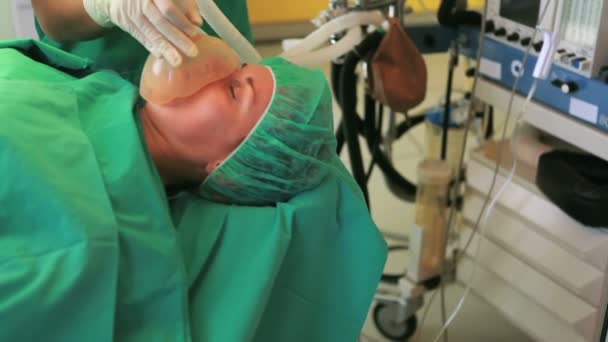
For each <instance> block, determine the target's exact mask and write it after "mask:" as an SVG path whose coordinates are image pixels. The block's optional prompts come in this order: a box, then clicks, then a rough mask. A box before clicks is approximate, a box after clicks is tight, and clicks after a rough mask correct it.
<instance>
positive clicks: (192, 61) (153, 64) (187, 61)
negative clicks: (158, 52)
mask: <svg viewBox="0 0 608 342" xmlns="http://www.w3.org/2000/svg"><path fill="white" fill-rule="evenodd" d="M193 40H194V43H195V44H196V46H197V47H198V56H196V57H194V58H187V57H184V60H183V62H182V64H181V65H180V66H179V67H177V68H173V67H171V66H170V65H169V64H168V63H167V62H166V61H165V60H164V59H162V58H156V57H154V56H153V55H150V56H148V59H147V60H146V64H145V65H144V69H143V73H142V75H141V81H140V89H139V91H140V93H141V96H142V97H143V98H144V99H146V101H148V102H151V103H154V104H157V105H163V104H166V103H169V102H171V101H173V100H175V99H177V98H184V97H188V96H190V95H192V94H194V93H195V92H197V91H198V90H200V89H202V88H203V87H204V86H206V85H207V84H210V83H212V82H215V81H217V80H220V79H222V78H225V77H227V76H228V75H230V74H231V73H232V72H234V71H235V70H237V69H238V68H239V65H240V63H239V58H238V57H237V55H236V54H235V53H234V51H233V50H232V49H231V48H230V47H229V46H228V45H227V44H226V43H224V42H223V41H222V40H221V39H219V38H215V37H212V36H208V35H203V34H200V35H197V36H196V37H194V38H193Z"/></svg>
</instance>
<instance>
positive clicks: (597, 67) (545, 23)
mask: <svg viewBox="0 0 608 342" xmlns="http://www.w3.org/2000/svg"><path fill="white" fill-rule="evenodd" d="M487 5H488V13H487V16H486V17H487V22H486V32H485V33H486V35H487V37H488V38H491V39H494V40H498V41H500V42H504V43H505V44H509V45H511V46H512V47H515V48H518V49H523V50H525V49H526V48H528V47H529V46H531V49H532V52H533V53H538V52H540V51H541V49H542V47H543V43H544V42H543V40H542V33H541V32H537V33H536V34H534V29H535V25H536V24H537V22H538V27H539V29H541V30H548V31H552V32H555V31H557V30H559V32H560V40H559V44H558V50H557V54H556V56H555V63H556V64H558V65H560V66H562V67H564V68H566V69H569V70H572V71H573V72H576V73H578V74H580V75H583V76H585V77H589V78H599V79H602V80H608V39H607V37H608V1H605V0H525V1H522V0H488V4H487ZM544 11H545V12H546V13H543V12H544ZM539 19H540V21H539ZM603 19H604V20H603Z"/></svg>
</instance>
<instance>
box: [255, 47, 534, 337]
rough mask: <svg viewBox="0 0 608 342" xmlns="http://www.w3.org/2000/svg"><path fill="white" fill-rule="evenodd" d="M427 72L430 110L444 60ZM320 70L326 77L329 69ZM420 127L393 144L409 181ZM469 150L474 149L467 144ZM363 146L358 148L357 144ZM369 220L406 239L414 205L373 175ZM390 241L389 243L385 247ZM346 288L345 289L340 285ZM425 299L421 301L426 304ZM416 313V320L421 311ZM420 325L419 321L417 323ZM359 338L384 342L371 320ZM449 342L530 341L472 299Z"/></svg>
mask: <svg viewBox="0 0 608 342" xmlns="http://www.w3.org/2000/svg"><path fill="white" fill-rule="evenodd" d="M258 49H259V50H260V52H261V53H262V54H263V55H264V56H270V55H275V54H277V53H279V52H280V51H281V48H280V45H279V44H264V45H260V46H258ZM425 59H426V62H427V68H428V71H429V77H428V79H429V84H428V93H427V97H426V100H425V102H424V103H423V104H422V105H421V106H420V107H419V108H426V107H429V106H434V105H436V104H437V102H438V101H439V98H440V97H441V96H442V95H443V93H444V88H445V82H446V81H445V79H446V75H447V55H445V54H436V55H428V56H425ZM463 64H464V63H462V61H461V63H460V65H461V67H460V69H459V71H458V72H456V75H455V89H456V90H460V89H464V87H465V79H464V72H463V70H464V69H463V66H462V65H463ZM324 71H325V72H326V73H328V68H327V67H325V68H324ZM334 110H335V116H336V118H339V115H340V111H339V110H338V108H337V107H334ZM496 122H497V123H498V125H497V126H500V122H501V118H497V120H496ZM424 132H425V130H424V127H423V126H422V125H419V127H417V128H415V129H414V130H413V131H412V132H411V133H408V134H407V135H406V136H404V137H402V138H401V139H400V140H399V141H398V142H397V143H395V144H394V153H393V158H394V163H395V165H396V167H397V168H398V169H399V170H400V171H401V172H402V173H403V174H404V175H405V176H406V177H407V178H408V179H412V180H414V179H415V169H416V165H417V163H418V161H419V160H421V158H422V153H423V152H422V147H423V146H424ZM470 142H471V144H469V147H471V146H475V142H474V140H473V139H471V141H470ZM362 146H363V145H362ZM343 154H346V153H343ZM369 159H370V158H369V154H368V153H367V151H365V155H364V160H365V161H366V162H368V161H369ZM343 160H344V161H345V164H346V165H347V166H348V165H349V164H348V163H349V162H348V158H347V157H346V156H343ZM369 192H370V199H371V206H372V215H373V217H374V220H375V222H376V223H377V225H378V226H379V227H380V228H381V230H382V231H383V232H385V233H386V235H390V236H395V235H397V236H407V233H408V230H409V228H408V227H409V225H410V224H411V223H413V220H414V214H413V205H412V204H409V203H405V202H402V201H400V200H398V199H397V198H396V197H395V196H393V195H392V194H391V193H390V191H389V190H388V188H387V187H386V183H385V182H384V179H383V177H382V175H381V173H380V172H378V171H375V172H374V173H373V175H372V177H371V179H370V185H369ZM393 242H394V241H391V240H389V244H390V243H393ZM406 258H407V254H406V253H400V254H399V253H395V254H394V255H391V256H390V258H389V261H388V263H387V265H386V269H387V270H388V271H390V272H391V273H395V272H400V271H403V269H404V267H405V261H406ZM345 285H346V286H348V284H345ZM446 292H447V297H446V298H447V299H446V302H447V310H448V315H449V313H451V311H452V309H453V308H454V307H455V305H456V303H457V302H458V300H459V299H460V296H461V294H462V292H463V287H462V286H461V285H458V284H453V285H449V286H448V287H447V291H446ZM429 297H430V295H428V296H427V297H426V302H427V303H428V299H429ZM423 311H424V309H423V310H421V311H419V313H418V318H419V319H421V316H422V312H423ZM440 318H441V314H440V301H439V296H436V298H435V300H434V302H433V304H432V307H431V308H430V311H429V315H428V318H427V319H426V322H425V323H424V325H423V326H422V327H421V328H420V327H419V328H420V331H419V336H418V341H423V342H426V341H431V342H432V341H433V340H434V338H435V335H436V333H437V331H438V330H439V329H440V327H441V319H440ZM419 323H420V322H419ZM363 334H364V336H363V337H362V339H361V341H369V342H375V341H381V342H383V341H388V340H386V339H383V338H382V337H381V335H380V334H379V333H378V331H377V330H376V328H375V326H374V323H373V321H372V319H370V318H368V320H367V322H366V324H365V327H364V329H363ZM449 341H452V342H514V341H517V342H528V341H532V340H531V339H530V338H529V337H527V336H526V335H525V334H524V333H523V332H521V331H520V330H518V329H517V328H515V327H513V326H512V325H511V324H510V323H509V322H508V321H506V319H505V318H503V317H502V316H501V315H500V314H499V313H498V312H497V311H496V310H495V309H494V308H492V307H490V306H489V305H488V304H487V303H485V302H484V301H482V300H481V299H480V298H478V297H476V296H475V295H471V296H469V297H468V299H467V301H466V302H465V305H464V307H463V310H462V311H461V313H460V314H459V315H458V316H457V317H456V319H455V320H454V322H453V324H452V325H451V328H450V330H449Z"/></svg>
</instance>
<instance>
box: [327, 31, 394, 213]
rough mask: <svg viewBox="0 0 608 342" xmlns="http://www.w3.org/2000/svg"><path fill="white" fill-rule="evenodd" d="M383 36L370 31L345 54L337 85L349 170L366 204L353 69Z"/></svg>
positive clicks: (377, 44) (355, 77) (365, 184)
mask: <svg viewBox="0 0 608 342" xmlns="http://www.w3.org/2000/svg"><path fill="white" fill-rule="evenodd" d="M383 36H384V35H383V34H382V33H380V32H374V33H371V34H370V35H368V36H367V37H365V39H364V40H363V41H362V42H361V43H360V44H359V45H357V46H356V47H355V48H354V49H353V50H352V51H351V52H349V53H348V54H347V55H346V58H345V59H344V63H343V64H342V70H341V73H340V74H341V75H340V78H339V79H340V85H339V86H338V93H339V96H338V99H339V100H340V101H339V103H340V104H341V107H342V120H343V121H342V122H343V127H342V132H343V134H344V139H345V141H346V144H347V147H348V154H349V157H350V163H351V172H352V174H353V177H354V178H355V181H356V182H357V184H358V185H359V187H360V188H361V191H362V192H363V196H364V197H365V200H366V202H367V203H368V205H369V194H368V191H367V182H366V177H365V169H364V166H363V158H362V156H361V146H360V145H359V137H358V136H359V134H358V133H359V127H357V126H358V123H357V121H358V119H360V118H359V117H358V115H357V76H356V73H355V70H356V68H357V65H358V64H359V62H360V61H361V58H362V56H365V55H366V54H367V53H368V52H370V51H375V50H376V49H377V48H378V46H379V45H380V41H381V40H382V37H383Z"/></svg>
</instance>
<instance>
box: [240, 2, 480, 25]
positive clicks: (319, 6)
mask: <svg viewBox="0 0 608 342" xmlns="http://www.w3.org/2000/svg"><path fill="white" fill-rule="evenodd" d="M421 2H422V3H424V5H425V6H426V7H427V8H428V9H431V10H435V9H437V8H438V7H439V3H440V2H441V1H440V0H422V1H420V0H408V1H406V4H407V5H408V6H411V7H412V8H413V9H414V11H421V10H422V6H421ZM328 3H329V1H328V0H302V1H285V0H247V4H248V6H249V16H250V19H251V24H252V25H257V24H281V23H290V22H306V21H309V20H310V19H312V18H314V17H316V16H317V15H318V14H319V12H321V11H322V10H323V9H326V8H327V7H328ZM483 3H484V1H483V0H469V6H470V7H472V8H481V7H482V6H483Z"/></svg>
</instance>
